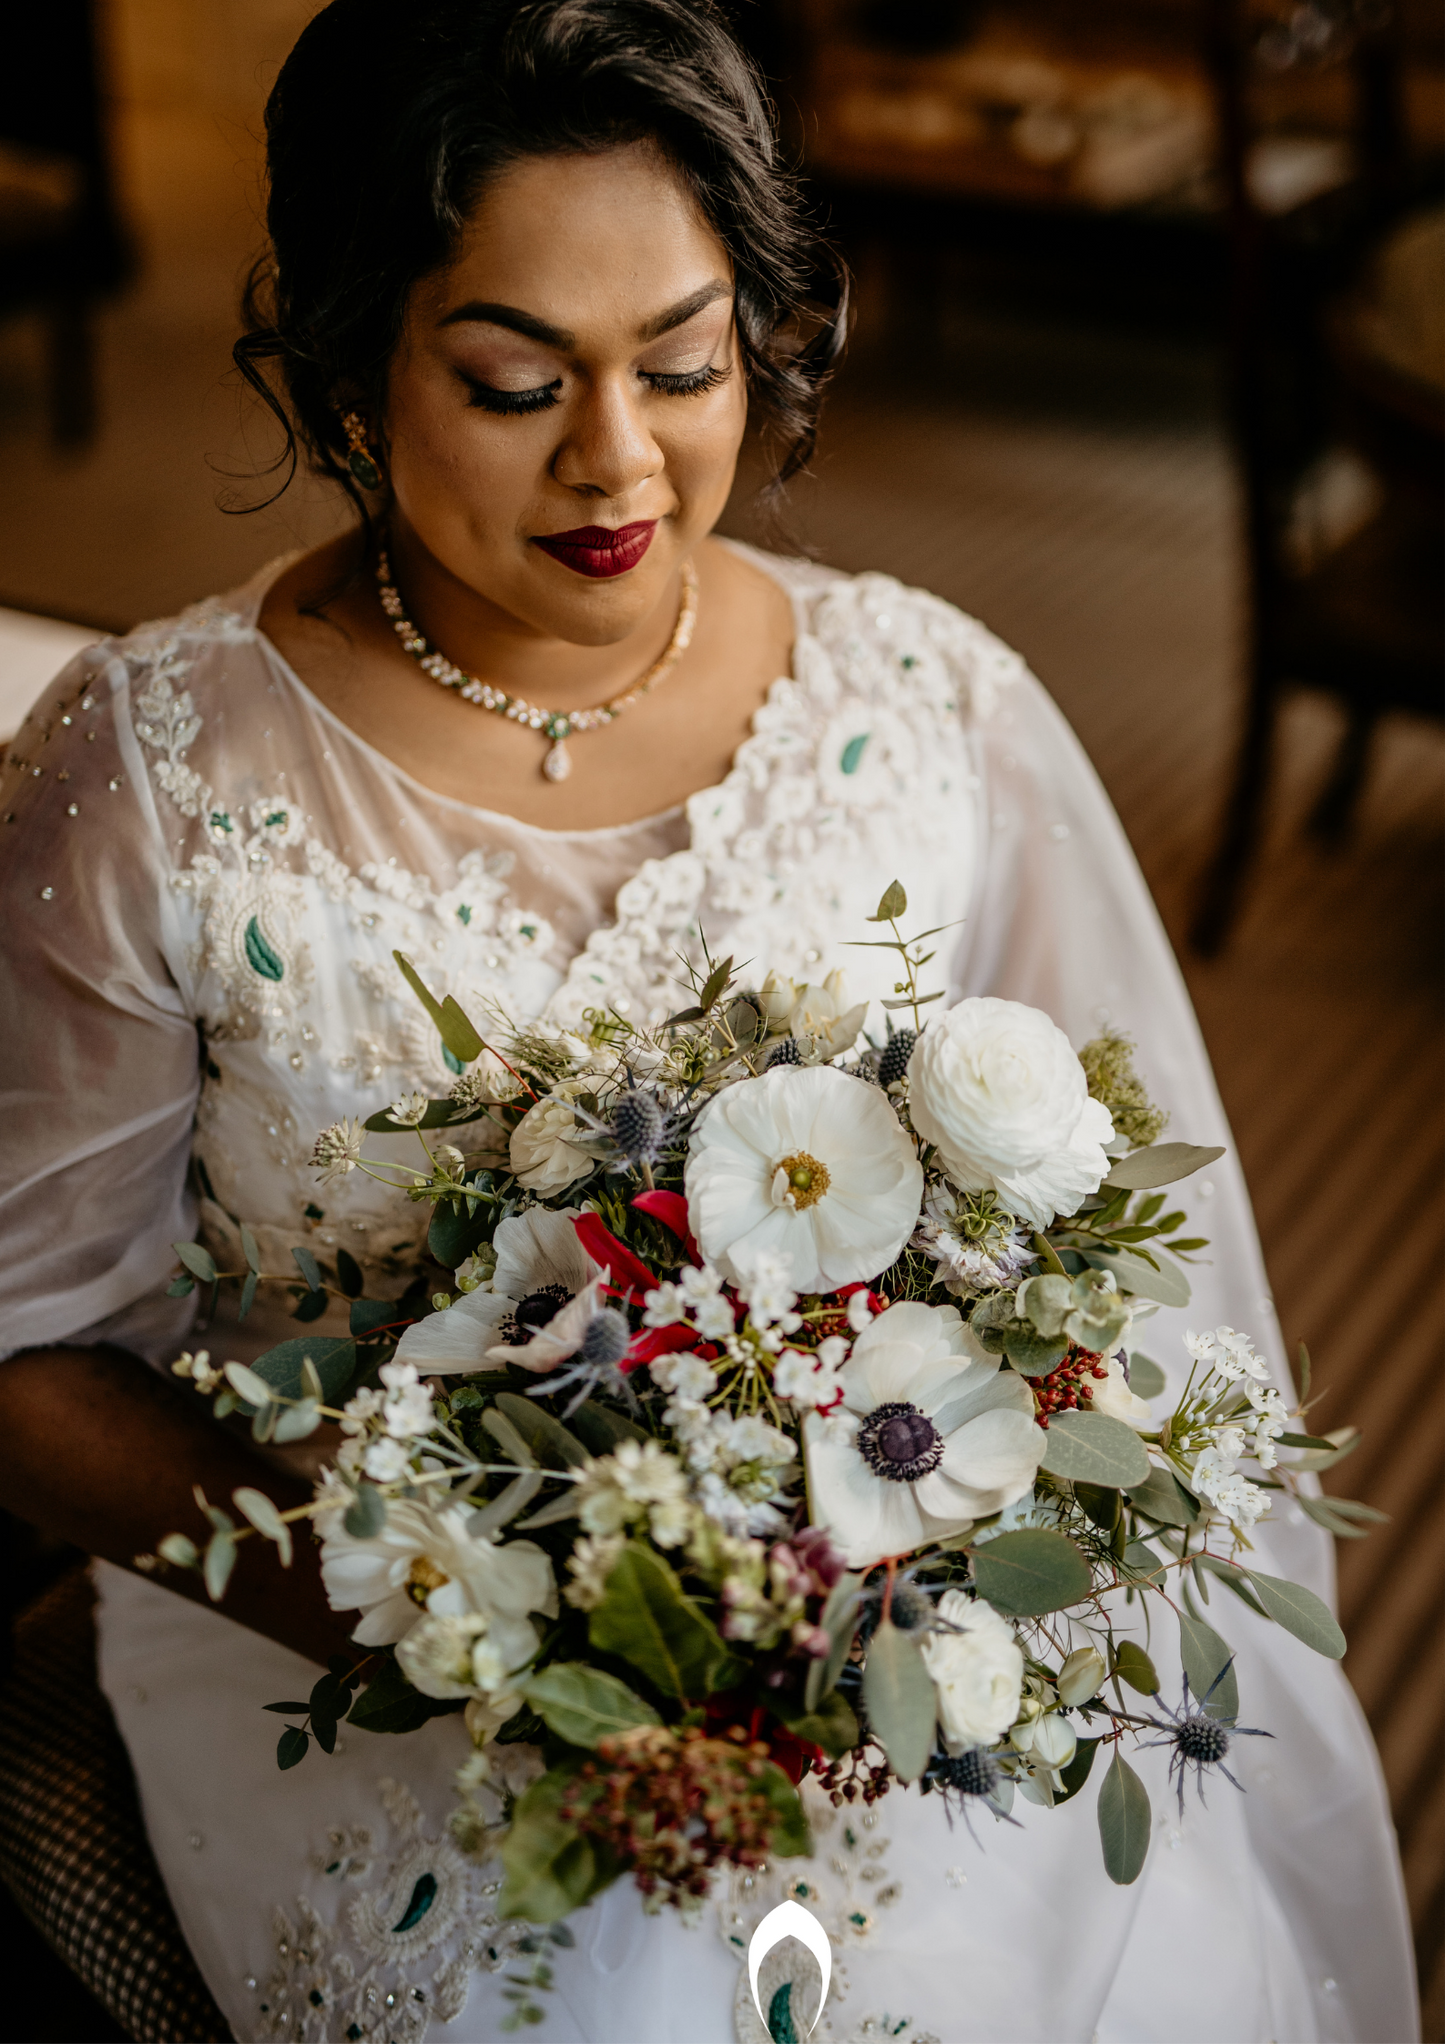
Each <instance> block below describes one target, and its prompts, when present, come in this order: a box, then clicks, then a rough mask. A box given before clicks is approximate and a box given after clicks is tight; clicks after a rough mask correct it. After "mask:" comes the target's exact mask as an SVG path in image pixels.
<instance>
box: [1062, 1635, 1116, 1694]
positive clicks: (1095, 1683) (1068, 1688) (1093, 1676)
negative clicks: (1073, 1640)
mask: <svg viewBox="0 0 1445 2044" xmlns="http://www.w3.org/2000/svg"><path fill="white" fill-rule="evenodd" d="M1108 1672H1109V1666H1108V1663H1107V1662H1106V1661H1105V1659H1104V1656H1103V1655H1102V1654H1101V1653H1100V1652H1099V1650H1098V1648H1097V1647H1076V1648H1075V1650H1074V1652H1073V1653H1071V1654H1070V1655H1069V1658H1068V1659H1067V1660H1066V1661H1065V1663H1064V1665H1063V1667H1062V1668H1060V1670H1059V1702H1060V1703H1066V1704H1069V1705H1070V1706H1073V1705H1077V1704H1080V1703H1087V1702H1088V1701H1089V1698H1090V1697H1091V1696H1097V1695H1098V1693H1099V1691H1100V1690H1101V1689H1102V1688H1103V1686H1104V1677H1105V1676H1106V1675H1107V1674H1108Z"/></svg>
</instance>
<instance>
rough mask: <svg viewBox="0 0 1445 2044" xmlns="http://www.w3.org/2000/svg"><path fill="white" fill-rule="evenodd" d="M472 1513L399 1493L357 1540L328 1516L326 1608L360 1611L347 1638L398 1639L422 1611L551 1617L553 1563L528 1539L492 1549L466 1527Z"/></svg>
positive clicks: (364, 1641)
mask: <svg viewBox="0 0 1445 2044" xmlns="http://www.w3.org/2000/svg"><path fill="white" fill-rule="evenodd" d="M473 1518H474V1514H473V1513H471V1512H469V1511H466V1510H464V1509H463V1508H462V1507H460V1506H457V1505H450V1506H448V1507H447V1508H446V1509H445V1510H444V1511H435V1510H433V1508H432V1507H431V1506H430V1505H425V1504H421V1503H418V1502H416V1501H414V1500H412V1499H409V1498H404V1499H401V1500H399V1501H398V1502H396V1503H393V1504H390V1505H388V1507H387V1513H386V1524H385V1526H384V1527H383V1528H382V1530H381V1531H380V1533H376V1534H373V1535H372V1536H370V1537H369V1538H368V1539H365V1540H358V1539H357V1538H355V1536H354V1535H352V1534H350V1533H348V1532H347V1531H346V1528H345V1526H344V1525H342V1524H341V1523H340V1521H339V1520H338V1521H334V1522H333V1523H332V1524H331V1526H330V1528H329V1530H328V1532H327V1535H326V1538H325V1540H324V1541H323V1542H322V1546H321V1579H322V1582H323V1583H324V1584H325V1586H326V1595H327V1597H328V1598H329V1599H330V1602H331V1608H332V1610H333V1611H351V1610H358V1609H359V1610H360V1611H361V1613H362V1617H361V1623H360V1624H359V1625H358V1626H357V1628H356V1630H355V1632H354V1633H353V1634H352V1638H353V1639H354V1640H356V1642H357V1643H358V1645H360V1646H364V1647H380V1646H389V1645H390V1644H391V1643H392V1642H393V1641H395V1640H399V1639H404V1638H405V1637H406V1635H407V1634H408V1633H409V1632H410V1631H411V1629H412V1627H413V1626H414V1625H415V1624H416V1623H417V1621H418V1619H420V1618H421V1616H422V1615H423V1613H424V1612H427V1611H430V1612H433V1613H435V1614H437V1615H438V1616H440V1617H463V1616H465V1615H466V1613H468V1612H482V1613H484V1614H486V1615H488V1616H491V1617H496V1618H499V1619H504V1618H513V1619H522V1618H525V1617H526V1615H527V1613H528V1612H529V1611H541V1612H543V1613H544V1614H545V1615H546V1616H547V1617H549V1618H555V1616H556V1615H557V1588H556V1584H555V1583H554V1581H553V1579H552V1564H551V1562H550V1561H549V1560H548V1558H547V1556H546V1554H545V1553H544V1552H543V1550H542V1549H541V1548H540V1547H538V1546H537V1545H536V1543H535V1542H534V1541H531V1540H509V1541H508V1542H507V1543H506V1545H505V1546H501V1547H499V1546H497V1545H496V1544H495V1543H494V1542H493V1541H491V1540H489V1539H487V1538H486V1537H485V1536H483V1537H481V1538H477V1537H476V1536H475V1535H473V1533H472V1532H471V1530H470V1529H471V1525H472V1522H473Z"/></svg>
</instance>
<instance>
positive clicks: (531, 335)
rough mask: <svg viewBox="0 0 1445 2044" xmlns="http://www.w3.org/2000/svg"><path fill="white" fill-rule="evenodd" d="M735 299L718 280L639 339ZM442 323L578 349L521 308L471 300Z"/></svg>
mask: <svg viewBox="0 0 1445 2044" xmlns="http://www.w3.org/2000/svg"><path fill="white" fill-rule="evenodd" d="M731 296H732V286H731V284H729V283H727V282H725V281H724V279H723V278H721V277H714V278H713V279H712V280H711V282H709V283H707V284H702V285H700V286H699V287H698V289H697V290H696V291H692V292H689V294H688V296H687V297H686V298H680V299H679V300H678V302H677V304H676V305H672V306H669V307H668V309H667V311H666V312H660V313H658V314H657V316H656V318H654V319H649V320H647V321H645V322H644V324H643V325H642V326H641V327H640V328H639V329H638V336H637V337H638V339H639V340H640V341H655V340H657V339H658V338H659V337H660V336H661V335H663V334H670V333H671V332H672V330H673V328H674V327H679V326H685V325H686V323H687V322H688V320H690V319H692V318H693V317H694V316H695V315H696V314H697V313H699V312H701V311H702V309H703V307H704V306H706V305H712V304H714V303H715V302H716V301H717V300H718V299H719V298H731ZM438 323H439V324H440V325H441V326H472V325H482V326H500V327H506V328H507V330H508V331H509V332H510V333H514V334H522V335H523V336H525V338H526V339H527V340H529V341H540V342H541V343H542V346H543V347H544V348H559V349H561V350H563V351H564V352H565V351H569V350H571V349H573V348H575V347H576V345H577V336H576V335H575V334H574V333H573V332H572V330H571V329H570V327H564V326H553V325H552V323H551V321H550V320H546V319H539V318H538V317H537V315H536V313H534V312H524V311H523V310H522V309H521V307H520V306H517V305H494V304H491V303H488V302H484V301H483V300H481V299H471V300H469V301H468V302H467V304H465V305H459V306H458V307H457V308H456V310H455V311H454V312H449V313H447V314H446V316H445V317H444V318H443V319H442V320H440V321H439V322H438Z"/></svg>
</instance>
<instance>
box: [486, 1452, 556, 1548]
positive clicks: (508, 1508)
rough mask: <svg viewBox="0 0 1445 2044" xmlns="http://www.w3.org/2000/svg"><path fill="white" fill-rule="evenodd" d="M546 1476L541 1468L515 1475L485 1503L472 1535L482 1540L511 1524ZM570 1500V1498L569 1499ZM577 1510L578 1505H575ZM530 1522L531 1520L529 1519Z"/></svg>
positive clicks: (526, 1470) (536, 1491) (529, 1502)
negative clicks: (499, 1492) (489, 1501)
mask: <svg viewBox="0 0 1445 2044" xmlns="http://www.w3.org/2000/svg"><path fill="white" fill-rule="evenodd" d="M543 1481H544V1478H543V1475H542V1472H541V1470H540V1469H524V1470H523V1471H522V1474H521V1475H520V1476H514V1477H513V1478H512V1480H511V1482H510V1483H509V1484H508V1485H507V1487H506V1489H505V1490H504V1491H502V1492H501V1494H500V1495H499V1496H497V1497H494V1498H493V1499H492V1501H491V1503H490V1504H488V1505H483V1507H482V1509H481V1511H480V1512H478V1514H477V1516H476V1518H475V1519H473V1521H472V1527H471V1537H472V1539H473V1540H480V1539H483V1538H485V1537H486V1536H488V1535H490V1534H492V1533H496V1532H499V1531H500V1530H501V1528H502V1527H503V1526H509V1525H510V1524H511V1523H512V1521H513V1519H515V1518H516V1516H517V1514H518V1512H525V1511H526V1509H527V1507H528V1505H529V1504H531V1502H532V1500H533V1498H534V1497H535V1496H536V1495H537V1493H538V1491H539V1490H540V1489H541V1488H542V1484H543ZM569 1502H570V1500H569ZM573 1509H574V1511H575V1509H576V1507H575V1505H574V1506H573ZM529 1523H530V1521H529Z"/></svg>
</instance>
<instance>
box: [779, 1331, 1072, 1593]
mask: <svg viewBox="0 0 1445 2044" xmlns="http://www.w3.org/2000/svg"><path fill="white" fill-rule="evenodd" d="M839 1381H840V1383H841V1384H842V1387H843V1405H842V1407H841V1409H840V1410H839V1411H838V1412H837V1413H836V1414H834V1415H833V1416H832V1417H830V1418H828V1419H820V1418H818V1417H817V1415H816V1414H812V1415H810V1416H809V1417H808V1418H807V1419H805V1420H804V1422H803V1441H804V1445H805V1448H806V1450H807V1458H808V1495H809V1499H810V1500H811V1504H812V1516H813V1519H814V1522H815V1523H816V1524H817V1525H820V1526H826V1527H827V1528H828V1531H829V1532H830V1533H831V1534H832V1536H833V1539H834V1541H835V1543H836V1544H837V1546H838V1547H839V1548H841V1550H842V1552H843V1555H844V1557H845V1559H846V1560H847V1563H848V1566H849V1568H854V1569H857V1568H871V1567H872V1565H873V1563H874V1562H877V1561H882V1560H883V1559H884V1557H885V1556H887V1555H894V1554H908V1553H910V1552H911V1551H912V1550H913V1549H914V1548H915V1547H921V1546H922V1545H923V1544H924V1542H925V1541H928V1540H941V1539H944V1538H945V1537H946V1536H947V1535H948V1534H951V1533H958V1532H961V1531H963V1529H964V1528H966V1527H967V1526H969V1525H971V1524H972V1523H973V1521H974V1520H975V1519H981V1518H983V1517H984V1516H985V1515H986V1514H987V1513H989V1512H997V1511H1001V1510H1002V1509H1003V1507H1004V1506H1005V1505H1010V1504H1012V1503H1013V1502H1014V1500H1015V1499H1016V1498H1021V1497H1022V1496H1023V1495H1024V1493H1025V1492H1026V1491H1027V1490H1028V1489H1029V1488H1030V1487H1031V1485H1032V1484H1033V1480H1034V1476H1035V1474H1036V1472H1037V1470H1038V1466H1039V1464H1040V1462H1041V1461H1042V1460H1043V1457H1044V1450H1045V1447H1046V1446H1047V1442H1046V1440H1045V1437H1044V1432H1043V1429H1042V1428H1041V1427H1039V1426H1037V1425H1036V1424H1035V1422H1034V1401H1033V1393H1032V1392H1031V1391H1030V1390H1029V1387H1028V1385H1027V1384H1026V1383H1025V1382H1024V1380H1023V1378H1022V1377H1019V1376H1016V1375H1015V1373H1014V1372H1013V1371H1012V1370H1004V1369H1000V1368H999V1367H998V1363H997V1360H996V1358H995V1357H993V1356H989V1355H984V1354H983V1353H982V1351H980V1350H976V1349H975V1347H974V1345H973V1343H972V1341H971V1338H970V1336H969V1332H968V1327H967V1323H966V1322H965V1321H964V1320H963V1318H962V1316H961V1315H960V1313H959V1311H958V1309H957V1307H955V1306H923V1305H919V1304H916V1303H914V1302H912V1301H909V1302H906V1303H904V1304H902V1305H898V1306H890V1307H889V1308H888V1311H887V1312H886V1313H880V1314H879V1316H878V1318H877V1319H876V1320H875V1321H874V1322H873V1324H872V1326H871V1327H869V1328H868V1329H867V1331H866V1332H865V1333H863V1334H861V1335H860V1336H859V1337H858V1340H857V1342H856V1344H855V1345H854V1349H853V1353H852V1356H851V1357H850V1358H849V1360H848V1362H847V1363H845V1364H844V1366H843V1368H842V1370H841V1371H840V1372H839Z"/></svg>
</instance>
